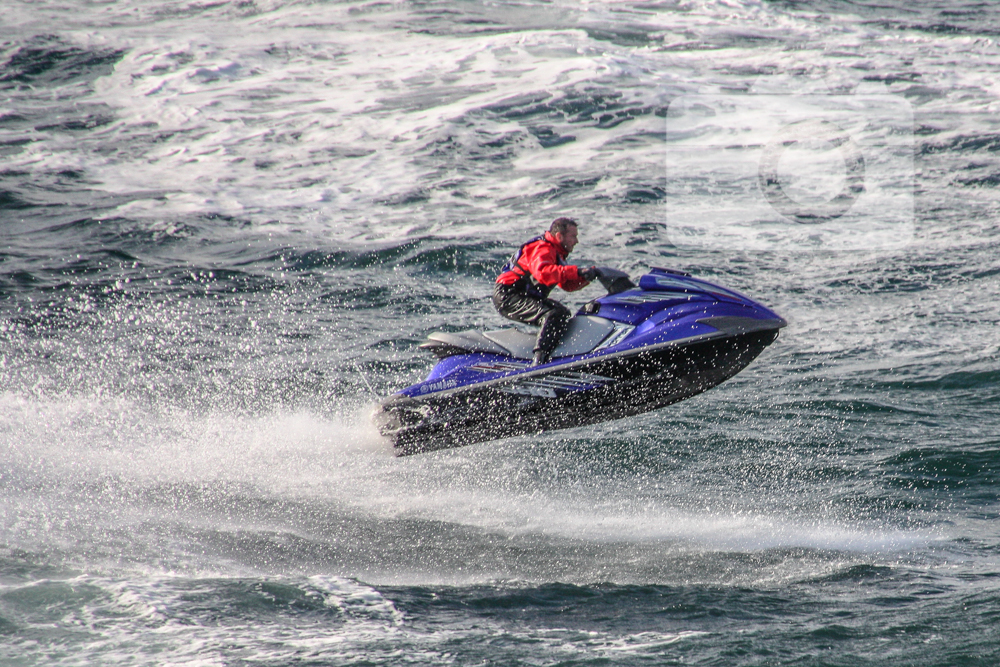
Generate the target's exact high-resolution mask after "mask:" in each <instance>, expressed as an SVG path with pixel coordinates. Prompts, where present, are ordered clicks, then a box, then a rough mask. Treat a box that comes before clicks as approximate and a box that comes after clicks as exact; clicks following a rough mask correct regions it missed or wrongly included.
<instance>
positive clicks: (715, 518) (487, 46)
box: [0, 0, 1000, 665]
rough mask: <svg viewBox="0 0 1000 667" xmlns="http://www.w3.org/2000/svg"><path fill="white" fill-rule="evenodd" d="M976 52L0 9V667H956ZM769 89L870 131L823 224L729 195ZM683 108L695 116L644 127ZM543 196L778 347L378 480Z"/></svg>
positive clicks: (863, 8)
mask: <svg viewBox="0 0 1000 667" xmlns="http://www.w3.org/2000/svg"><path fill="white" fill-rule="evenodd" d="M997 26H998V23H997V19H996V16H995V12H993V11H992V10H991V8H990V7H989V6H988V5H984V4H981V3H971V2H969V3H958V4H955V3H950V4H947V5H945V4H940V3H937V4H935V3H917V4H916V5H914V4H912V3H911V4H909V5H906V6H903V5H902V4H899V3H895V4H894V3H888V4H887V3H877V4H874V3H870V2H857V1H853V0H829V1H824V2H809V3H803V2H796V1H794V0H783V1H777V2H755V1H747V2H738V1H729V0H724V1H712V0H709V1H704V2H702V1H700V0H699V1H696V2H688V1H678V2H673V1H671V2H629V3H602V2H589V3H582V4H581V3H576V2H573V3H570V2H561V1H560V2H547V3H535V2H517V3H499V4H497V3H480V2H471V3H445V2H394V3H383V2H338V3H334V2H314V1H295V0H255V1H252V2H232V3H229V2H217V3H205V2H192V1H190V0H171V1H170V2H149V1H147V0H132V1H130V2H118V3H98V2H87V1H84V0H80V1H79V2H76V1H67V0H44V1H43V2H30V3H29V2H21V1H19V0H13V1H10V2H7V3H6V4H5V7H4V17H3V21H2V25H0V91H2V94H0V156H2V157H3V164H2V166H0V661H5V662H11V663H12V664H84V663H94V662H125V663H128V662H131V663H132V664H164V663H171V664H232V663H234V662H240V663H244V664H255V665H266V664H288V663H291V662H310V663H315V664H355V663H358V664H361V663H362V661H367V663H366V664H397V663H398V662H400V661H401V660H403V659H406V660H409V661H411V662H414V663H416V664H476V663H484V662H496V661H508V662H511V663H515V662H517V663H526V664H535V663H538V664H542V663H545V664H549V663H556V662H560V661H562V662H579V663H581V664H588V663H591V662H593V663H595V664H596V663H600V664H623V665H624V664H645V663H650V662H652V663H656V662H659V663H664V662H666V663H680V662H692V663H696V664H727V665H729V664H762V663H764V662H768V663H774V664H798V663H801V662H802V661H807V662H808V661H812V662H814V663H815V664H858V665H863V664H876V663H880V662H882V661H884V660H886V659H898V661H901V662H906V663H907V664H919V665H946V664H948V665H950V664H960V663H962V664H983V665H986V664H993V663H994V662H996V658H997V655H998V649H997V645H996V642H995V641H993V640H992V639H991V637H992V634H991V633H992V628H993V627H994V626H995V624H996V612H995V609H996V602H997V600H996V594H995V588H996V587H995V581H996V576H997V571H996V565H995V563H996V556H997V548H998V547H997V539H996V530H995V527H996V521H997V505H998V497H997V492H996V486H997V484H996V483H997V478H998V470H1000V441H998V439H997V436H996V433H997V424H998V413H997V405H998V402H997V398H998V392H997V379H998V375H997V358H998V353H1000V336H998V334H997V331H998V330H1000V329H998V324H1000V322H998V310H997V308H996V306H995V304H996V302H997V300H998V298H1000V281H998V276H1000V271H998V269H997V266H996V260H995V257H994V255H995V252H994V247H995V245H996V239H997V231H996V224H995V221H996V216H997V211H998V204H997V197H996V195H995V185H996V183H997V182H998V174H1000V164H998V162H997V147H998V141H997V137H998V131H997V128H996V123H995V116H996V113H995V112H996V108H997V93H998V89H997V85H996V83H995V81H994V79H995V76H993V74H992V73H993V72H994V71H995V70H996V69H997V54H996V39H997ZM785 97H787V99H788V100H793V101H797V102H799V103H803V104H805V103H806V102H808V104H806V106H808V105H810V104H811V105H812V106H811V107H809V108H810V109H813V110H818V111H823V108H822V105H821V104H820V102H821V101H822V100H824V99H827V98H830V97H836V98H837V99H838V103H846V104H848V106H849V105H850V104H853V102H851V100H855V101H856V100H867V101H868V103H871V104H874V105H875V107H877V108H878V109H879V110H880V113H881V116H878V115H877V114H873V115H872V116H871V117H870V118H868V120H871V123H869V124H868V126H866V127H864V128H862V129H861V130H859V132H858V133H857V134H856V135H855V136H856V137H857V143H858V145H859V150H860V151H862V154H863V157H864V158H865V162H864V165H865V168H866V169H867V170H868V171H867V172H866V174H868V175H870V176H872V178H870V179H869V180H868V181H866V188H867V189H866V190H864V191H863V193H862V194H863V196H864V197H868V199H865V200H864V201H861V200H859V201H861V203H860V204H859V205H858V208H857V209H856V210H855V211H854V214H859V212H863V213H864V216H866V217H863V219H862V220H861V221H860V223H857V224H856V223H850V224H854V225H855V226H854V227H851V226H850V224H848V219H847V218H844V219H843V220H841V221H840V222H839V223H819V222H816V221H812V222H809V223H808V224H806V223H803V222H802V221H801V220H800V221H795V220H794V219H789V218H788V217H787V216H786V217H784V218H783V217H781V216H780V215H777V214H775V212H774V211H772V210H771V209H770V208H769V207H768V206H767V204H766V202H765V200H764V199H763V198H761V196H759V195H760V192H759V191H758V190H757V189H756V188H757V183H758V179H759V170H758V171H754V170H753V169H751V171H746V170H745V169H744V171H740V170H739V169H737V167H740V168H742V167H745V166H746V164H751V166H753V164H755V163H752V160H751V161H750V162H747V156H748V155H749V156H750V157H753V156H754V155H755V153H754V151H758V152H759V151H760V150H761V148H762V146H763V145H764V144H765V143H766V141H765V140H766V139H767V137H766V136H765V135H764V134H761V133H760V128H759V127H758V126H756V125H754V123H758V122H759V120H760V118H759V116H754V113H755V111H754V110H755V109H756V107H753V106H752V104H748V102H747V100H751V101H752V100H762V99H765V98H766V99H769V100H772V101H773V100H781V99H785ZM720 99H721V100H728V101H729V102H731V103H732V108H734V109H736V110H737V111H738V112H739V113H736V114H734V115H731V116H726V118H728V119H729V120H732V119H736V120H738V121H739V122H738V123H735V124H730V125H728V126H727V125H725V123H722V121H718V120H717V121H716V122H715V123H714V124H711V123H710V124H708V125H707V126H706V125H698V124H697V123H696V124H694V125H693V126H692V127H694V129H695V130H696V132H694V131H693V132H692V133H691V134H684V132H681V131H679V130H678V125H676V119H677V118H678V114H679V113H680V110H681V109H685V108H695V107H696V106H697V105H693V106H692V105H688V106H687V107H685V106H684V105H682V104H681V102H684V103H685V104H686V103H689V102H696V103H697V102H708V101H713V102H717V101H719V100H720ZM890 102H891V104H890ZM740 105H742V106H740ZM879 105H881V106H879ZM838 108H839V107H838ZM849 108H853V107H849ZM841 111H842V109H841ZM896 111H899V113H898V114H896V116H892V114H893V113H895V112H896ZM671 114H673V116H672V115H671ZM887 114H888V115H889V116H892V117H891V118H889V119H888V121H891V122H883V121H886V118H885V116H886V115H887ZM853 118H854V120H855V121H857V120H858V119H859V118H861V119H862V120H865V119H864V118H863V117H861V116H857V115H855V116H854V117H853ZM879 119H881V120H879ZM688 120H690V119H688ZM875 121H879V122H875ZM727 122H728V121H727ZM879 123H881V124H879ZM744 124H745V127H744ZM852 127H853V126H852ZM747 128H749V130H748V129H747ZM727 132H728V133H731V135H732V136H734V137H737V138H738V141H736V140H734V141H727V142H719V137H720V136H723V135H725V134H726V133H727ZM698 133H700V134H698ZM720 133H721V134H720ZM693 138H695V139H697V140H698V141H701V142H702V143H700V144H699V143H697V141H694V139H693ZM866 141H867V142H868V143H865V142H866ZM879 142H881V143H879ZM893 142H895V143H893ZM720 146H721V149H720ZM873 146H875V147H879V146H881V147H885V146H893V147H894V148H893V151H890V152H888V153H879V152H878V151H877V150H874V149H872V147H873ZM717 149H718V150H717ZM712 151H715V152H714V153H713V152H712ZM720 151H721V152H720ZM865 151H867V152H865ZM834 162H835V161H834ZM857 164H860V162H857ZM807 166H808V165H807ZM888 167H893V168H894V169H895V170H896V171H892V169H889V168H888ZM698 169H705V170H706V171H703V172H699V171H696V170H698ZM880 169H881V171H879V170H880ZM787 171H788V169H787V168H786V170H785V172H782V173H783V174H784V176H782V177H785V176H789V174H787V173H786V172H787ZM775 173H776V174H777V173H778V170H776V172H775ZM790 176H791V177H794V176H795V174H794V173H792V174H791V175H790ZM875 176H878V178H880V179H882V180H876V179H875ZM810 178H812V176H810ZM799 185H800V186H801V187H807V186H808V187H814V188H815V189H816V191H817V192H819V193H821V194H822V193H828V192H836V191H837V189H838V188H842V187H843V183H842V179H840V178H839V176H837V175H836V174H834V175H832V176H831V174H826V173H825V172H824V173H823V174H820V175H819V176H817V177H815V178H814V179H813V180H809V179H804V180H803V182H802V183H800V184H799ZM744 186H746V187H744ZM807 189H808V188H807ZM747 197H749V199H747ZM744 205H745V208H741V207H744ZM864 206H867V207H868V208H864ZM733 211H736V212H737V213H739V214H740V217H739V219H738V220H737V221H736V222H734V221H733V217H732V215H733ZM557 214H571V215H574V216H576V217H578V218H580V219H581V222H582V227H581V238H582V243H581V245H580V246H579V248H578V250H577V254H578V255H579V256H580V257H579V261H580V262H581V263H583V262H592V263H597V264H607V265H614V266H619V267H621V268H623V269H625V270H628V271H630V272H632V273H638V272H641V271H643V270H644V269H645V268H646V267H648V266H651V265H652V266H661V265H667V266H678V267H680V268H684V269H686V270H689V271H691V272H693V273H696V274H698V275H702V276H705V277H707V278H711V279H715V280H718V281H720V282H722V283H723V284H726V285H729V286H731V287H733V288H736V289H739V290H741V291H744V292H746V293H749V294H752V295H754V296H755V297H757V298H759V299H760V300H761V301H763V302H764V303H767V304H768V305H770V306H773V307H774V308H775V310H777V311H778V312H780V313H781V314H782V315H783V316H785V317H786V318H787V319H788V320H789V322H790V326H789V327H788V328H787V329H785V330H783V332H782V334H781V337H780V339H779V340H778V342H777V343H776V344H775V345H774V346H773V347H772V348H769V350H768V351H767V352H766V353H765V354H764V355H762V357H761V358H760V359H759V360H758V361H757V362H756V363H755V364H754V365H753V366H752V367H751V368H749V369H747V371H745V372H744V373H742V374H741V375H739V376H737V377H736V378H734V379H733V380H731V381H729V382H727V383H726V384H724V385H722V386H720V387H718V388H717V389H714V390H712V391H711V392H708V393H706V394H703V395H701V396H698V397H696V398H693V399H691V400H689V401H686V402H684V403H681V404H678V405H676V406H673V407H671V408H669V409H667V410H662V411H659V412H655V413H652V414H648V415H644V416H641V417H637V418H635V419H630V420H627V421H618V422H611V423H607V424H602V425H597V426H593V427H588V428H585V429H578V430H574V431H567V432H562V433H555V434H547V435H541V436H532V437H523V438H516V439H511V440H507V441H500V442H495V443H489V444H484V445H478V446H474V447H469V448H463V449H458V450H454V451H447V452H440V453H435V454H432V455H427V456H422V457H410V458H408V459H395V458H393V457H392V456H391V455H390V452H389V450H388V448H387V447H386V445H385V443H383V442H381V440H380V439H379V438H378V437H377V435H376V434H375V433H374V431H373V429H372V427H371V426H370V424H369V423H368V419H367V417H368V411H369V410H370V409H371V406H372V405H373V403H374V402H375V401H376V400H377V397H378V396H383V395H386V394H388V393H391V392H392V391H394V390H395V389H397V388H398V387H400V386H403V385H405V384H408V383H409V382H412V381H414V380H416V379H417V378H420V377H422V376H423V375H424V374H425V373H426V372H427V371H428V369H429V366H430V360H429V359H427V358H426V357H425V356H423V354H422V352H421V351H420V350H419V349H417V345H418V344H419V343H420V341H421V340H422V339H423V337H424V336H425V335H426V333H428V332H429V331H432V330H435V329H442V328H444V329H452V330H460V329H466V328H492V327H496V326H499V325H500V324H501V321H500V319H499V316H497V315H496V314H495V313H494V312H493V311H492V310H491V309H490V308H489V304H488V296H489V291H490V283H491V281H492V278H493V275H494V273H495V271H496V270H497V268H498V267H499V265H500V264H502V263H503V261H504V259H505V257H506V256H507V255H508V254H509V253H510V251H511V249H512V246H514V245H516V244H517V242H519V241H520V240H521V239H523V238H526V237H528V236H530V235H533V234H535V233H537V231H538V229H539V228H540V227H541V226H543V225H544V224H545V222H546V221H548V220H549V219H551V218H552V217H554V216H555V215H557ZM727 216H728V217H727ZM848 217H849V216H848ZM838 225H840V226H839V227H838ZM834 232H837V233H834ZM838 234H839V235H838ZM591 296H593V294H592V293H587V294H586V295H585V296H582V297H579V300H580V301H582V300H584V299H586V298H590V297H591ZM574 299H576V297H575V296H572V295H571V296H569V297H568V298H567V302H568V303H571V304H573V305H576V302H575V301H574ZM887 656H888V657H887Z"/></svg>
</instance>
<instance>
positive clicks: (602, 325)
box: [420, 315, 615, 359]
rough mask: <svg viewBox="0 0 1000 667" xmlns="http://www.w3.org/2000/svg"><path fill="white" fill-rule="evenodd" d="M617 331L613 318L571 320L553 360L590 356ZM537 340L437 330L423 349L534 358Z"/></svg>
mask: <svg viewBox="0 0 1000 667" xmlns="http://www.w3.org/2000/svg"><path fill="white" fill-rule="evenodd" d="M614 328H615V326H614V324H613V323H612V322H611V320H609V319H606V318H603V317H597V316H595V315H577V316H575V317H573V318H571V319H570V321H569V328H568V329H567V330H566V334H565V335H564V336H563V339H562V342H561V343H560V344H559V346H558V347H557V348H556V349H555V351H554V352H553V353H552V357H553V358H556V357H571V356H574V355H577V354H586V353H587V352H590V351H592V350H593V349H594V348H596V347H597V346H598V345H600V343H601V341H603V340H604V339H605V338H607V337H608V335H609V334H610V333H611V332H612V331H614ZM536 340H537V335H536V334H531V333H525V332H523V331H519V330H518V329H498V330H496V331H485V332H482V331H476V330H469V331H460V332H457V333H449V332H445V331H437V332H434V333H432V334H430V335H429V336H427V342H426V343H424V344H423V345H421V346H420V347H422V348H424V349H427V350H430V351H431V352H433V353H434V354H435V355H436V356H437V357H438V358H441V359H443V358H444V357H450V356H453V355H456V354H470V353H473V352H482V353H486V354H500V355H504V356H508V357H514V358H516V359H531V358H532V356H534V350H535V341H536Z"/></svg>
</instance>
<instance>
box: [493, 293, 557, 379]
mask: <svg viewBox="0 0 1000 667" xmlns="http://www.w3.org/2000/svg"><path fill="white" fill-rule="evenodd" d="M493 305H494V306H496V309H497V311H499V312H500V314H501V315H503V316H504V317H506V318H508V319H511V320H514V321H515V322H524V323H525V324H535V325H541V327H542V328H541V330H540V331H539V332H538V338H537V339H536V341H535V359H534V361H535V364H536V365H537V364H544V363H546V362H547V361H548V360H549V359H550V358H551V357H552V352H553V350H555V349H556V348H557V347H558V346H559V342H560V341H561V340H562V337H563V334H564V333H566V328H567V326H568V325H569V319H570V312H569V309H567V308H566V306H564V305H562V304H561V303H559V302H558V301H556V300H555V299H545V298H539V297H535V296H531V295H530V294H527V293H525V292H524V291H522V290H519V289H517V288H515V287H511V286H509V285H500V284H497V285H495V286H494V288H493Z"/></svg>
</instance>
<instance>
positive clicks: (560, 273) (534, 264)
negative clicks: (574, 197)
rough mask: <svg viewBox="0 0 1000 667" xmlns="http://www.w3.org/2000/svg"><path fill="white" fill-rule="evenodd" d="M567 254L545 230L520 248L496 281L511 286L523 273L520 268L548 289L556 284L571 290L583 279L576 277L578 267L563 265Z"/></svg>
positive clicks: (581, 285)
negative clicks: (511, 266)
mask: <svg viewBox="0 0 1000 667" xmlns="http://www.w3.org/2000/svg"><path fill="white" fill-rule="evenodd" d="M568 254H569V253H567V252H566V249H565V248H563V246H562V244H561V243H559V241H558V240H557V239H556V237H555V236H553V235H552V233H551V232H545V236H543V237H542V238H540V239H538V240H537V241H531V242H529V243H527V244H525V245H524V246H522V247H521V250H520V255H519V256H518V257H517V265H516V266H514V268H513V269H511V270H510V271H504V272H503V273H501V274H500V275H499V276H498V277H497V282H498V283H500V284H502V285H513V284H514V283H516V282H517V281H518V280H520V279H521V278H522V277H523V276H524V271H522V269H526V270H527V271H528V272H529V273H530V274H531V277H532V278H534V281H535V282H536V283H538V284H539V285H542V286H544V288H548V290H551V289H552V288H553V287H555V286H559V287H561V288H562V289H564V290H566V291H567V292H575V291H576V290H578V289H580V288H581V287H583V286H584V285H586V284H587V281H586V280H584V279H583V278H582V277H580V270H579V268H578V267H576V266H573V265H568V264H566V256H567V255H568ZM548 290H545V291H548Z"/></svg>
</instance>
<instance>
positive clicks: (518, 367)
mask: <svg viewBox="0 0 1000 667" xmlns="http://www.w3.org/2000/svg"><path fill="white" fill-rule="evenodd" d="M559 222H560V220H556V222H555V223H553V228H556V231H555V232H553V231H552V230H551V229H550V231H549V233H548V234H546V235H545V237H542V238H539V239H535V240H532V241H529V242H528V243H527V244H525V245H524V246H522V247H521V250H520V251H519V252H518V253H516V254H515V256H514V257H513V258H511V262H509V264H508V265H507V266H506V267H505V270H504V271H503V272H502V273H501V275H500V279H498V281H497V285H496V287H495V291H494V297H493V300H494V303H495V304H496V306H497V309H498V310H500V312H501V313H503V314H504V315H507V316H508V317H511V319H516V320H518V321H523V322H529V323H541V324H542V329H541V332H540V333H539V335H538V336H535V335H533V334H529V333H525V332H523V331H519V330H517V329H500V330H498V331H485V332H483V331H474V330H472V331H459V332H443V331H438V332H435V333H432V334H430V335H429V336H428V337H427V338H428V340H427V342H426V343H424V344H423V345H421V346H420V347H422V348H424V349H427V350H429V351H430V352H432V353H433V354H434V355H435V356H436V357H438V359H439V361H438V363H437V365H435V366H434V368H433V369H432V370H431V373H430V375H429V376H428V377H427V379H426V380H424V381H422V382H418V383H417V384H415V385H412V386H410V387H407V388H405V389H402V390H400V391H399V392H397V393H396V394H393V395H392V396H390V397H388V398H386V399H385V400H383V401H382V403H381V405H380V406H379V407H378V409H377V410H376V412H375V414H374V415H373V419H374V421H375V423H376V425H377V426H378V429H379V431H380V433H381V434H382V435H383V436H385V437H387V438H389V439H390V440H391V441H392V444H393V446H394V448H395V452H396V454H397V455H399V456H403V455H407V454H418V453H420V452H428V451H432V450H436V449H444V448H447V447H460V446H462V445H469V444H472V443H476V442H483V441H485V440H493V439H496V438H504V437H508V436H513V435H524V434H527V433H538V432H541V431H546V430H552V429H561V428H571V427H574V426H581V425H584V424H595V423H598V422H602V421H607V420H610V419H617V418H620V417H625V416H629V415H636V414H640V413H643V412H647V411H649V410H655V409H657V408H661V407H664V406H666V405H670V404H671V403H676V402H677V401H680V400H683V399H685V398H689V397H691V396H694V395H695V394H699V393H701V392H703V391H705V390H706V389H709V388H711V387H714V386H715V385H717V384H719V383H721V382H724V381H725V380H727V379H728V378H730V377H732V376H733V375H735V374H736V373H738V372H740V371H741V370H742V369H743V368H745V367H746V366H747V365H748V364H749V363H750V362H751V361H753V360H754V359H755V358H756V357H757V356H758V355H759V354H760V353H761V352H762V351H763V350H764V348H765V347H767V346H768V345H770V344H771V343H772V342H774V340H775V339H776V338H777V336H778V330H779V329H780V328H781V327H783V326H785V324H786V322H785V320H784V319H782V318H781V317H780V316H779V315H777V314H776V313H775V312H774V311H772V310H770V309H768V308H766V307H765V306H763V305H761V304H759V303H757V302H755V301H753V300H751V299H749V298H748V297H746V296H743V295H742V294H739V293H737V292H734V291H732V290H729V289H726V288H724V287H721V286H719V285H715V284H713V283H710V282H708V281H705V280H701V279H698V278H694V277H692V276H691V275H690V274H688V273H684V272H682V271H676V270H673V269H662V268H654V269H651V270H650V272H649V273H647V274H646V275H644V276H642V277H641V278H640V279H639V284H638V285H636V284H635V283H633V282H632V281H631V280H630V279H629V277H628V276H627V275H626V274H624V273H622V272H621V271H617V270H615V269H608V268H593V267H592V268H590V269H585V270H583V271H581V270H580V269H579V268H578V267H575V266H566V265H565V264H564V262H565V259H566V256H567V255H568V254H569V251H570V250H572V249H573V246H574V245H575V243H576V224H575V223H571V222H569V223H567V222H563V223H561V224H562V225H563V226H562V230H561V231H560V230H559V229H558V227H557V225H556V223H559ZM570 230H572V231H570ZM549 260H551V261H549ZM508 274H513V276H514V278H515V279H514V282H512V283H510V284H508V283H506V282H501V279H503V280H504V281H506V280H509V279H510V276H509V275H508ZM504 276H507V278H505V277H504ZM528 276H531V277H530V278H529V277H528ZM595 278H596V279H597V280H599V281H600V282H601V284H602V285H603V286H604V287H605V289H606V290H607V292H608V293H607V295H606V296H603V297H600V298H597V299H594V300H593V301H591V302H589V303H587V304H586V305H585V306H584V307H583V308H581V309H580V311H579V312H578V313H577V314H576V315H575V316H574V317H572V318H566V320H565V321H563V322H559V321H560V320H562V317H560V316H557V315H554V313H561V311H565V308H564V307H563V306H562V305H561V304H559V303H558V302H556V301H553V300H552V299H549V298H548V297H547V294H548V290H551V289H552V287H553V286H555V285H559V286H562V287H564V288H565V289H579V288H580V287H583V286H584V285H586V284H587V283H588V282H589V280H592V279H595ZM518 283H520V284H518ZM539 284H540V285H539ZM522 289H523V294H522V292H521V291H520V290H522ZM529 290H531V291H529ZM533 291H534V292H535V293H534V294H532V292H533ZM552 304H555V305H552ZM560 309H561V310H560ZM553 318H556V319H553ZM554 322H559V324H558V325H555V324H553V323H554ZM549 326H552V327H553V328H551V329H550V328H549ZM557 333H558V335H557Z"/></svg>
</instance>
